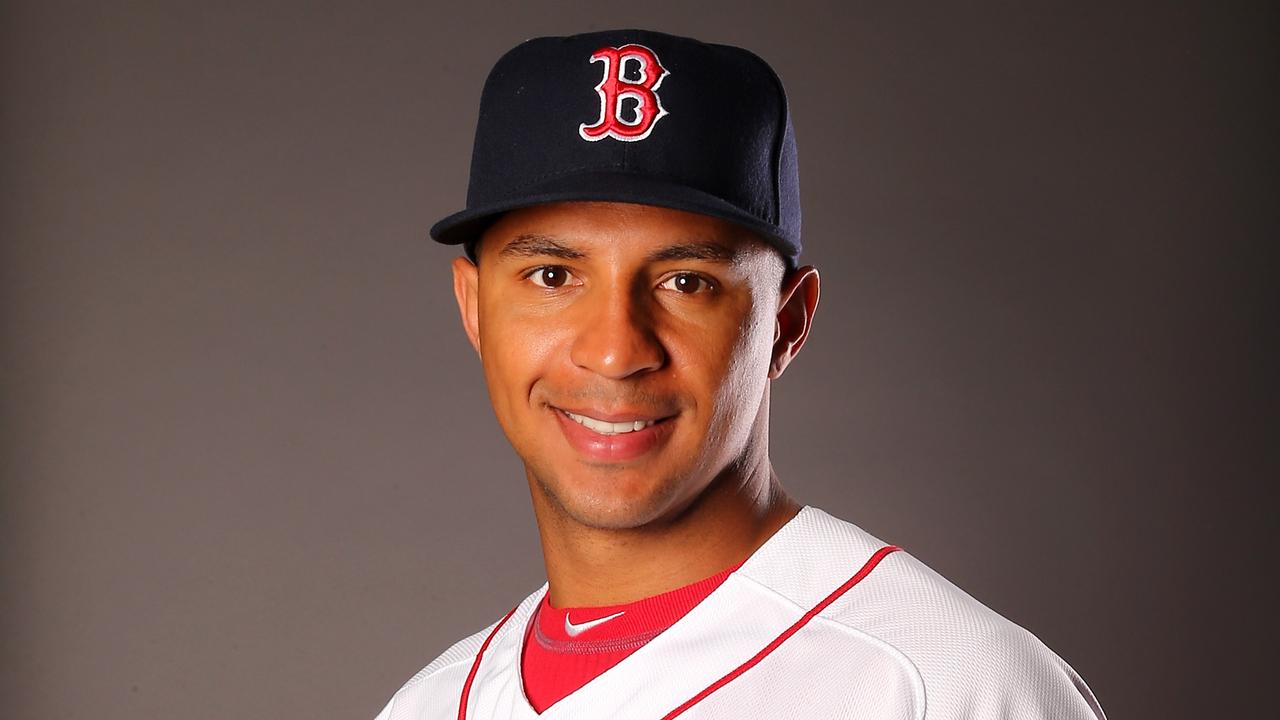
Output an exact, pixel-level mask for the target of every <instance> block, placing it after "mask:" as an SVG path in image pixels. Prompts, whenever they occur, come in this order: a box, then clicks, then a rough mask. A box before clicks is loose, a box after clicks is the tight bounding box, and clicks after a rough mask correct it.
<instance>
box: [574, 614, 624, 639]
mask: <svg viewBox="0 0 1280 720" xmlns="http://www.w3.org/2000/svg"><path fill="white" fill-rule="evenodd" d="M626 613H627V611H626V610H622V611H619V612H616V613H614V614H612V615H608V616H605V617H602V618H596V619H595V620H588V621H586V622H584V623H578V624H574V623H573V621H571V620H569V614H568V613H565V616H564V632H565V634H566V635H568V636H569V637H578V636H579V635H581V634H582V633H584V632H586V631H588V630H590V629H591V628H593V627H596V626H598V625H603V624H605V623H607V622H609V621H610V620H612V619H614V618H617V617H622V616H623V615H625V614H626Z"/></svg>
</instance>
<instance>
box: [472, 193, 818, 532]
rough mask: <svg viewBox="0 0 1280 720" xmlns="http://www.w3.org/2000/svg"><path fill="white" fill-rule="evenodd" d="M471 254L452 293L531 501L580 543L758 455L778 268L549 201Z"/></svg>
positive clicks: (697, 220) (675, 506)
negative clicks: (475, 257)
mask: <svg viewBox="0 0 1280 720" xmlns="http://www.w3.org/2000/svg"><path fill="white" fill-rule="evenodd" d="M479 253H480V254H479V263H478V267H477V266H475V265H472V264H471V263H470V262H469V261H467V260H466V259H465V258H458V259H457V260H456V261H455V263H454V275H455V289H456V291H457V293H458V300H459V306H460V309H461V311H462V315H463V321H464V325H465V326H466V329H467V332H468V335H469V336H470V338H471V340H472V342H473V344H474V345H475V347H476V350H477V351H478V352H479V353H480V356H481V361H482V364H483V366H484V373H485V379H486V381H487V383H488V386H489V394H490V398H491V399H492V402H493V407H494V410H495V412H496V414H497V417H498V421H499V423H500V424H501V425H502V428H503V430H504V431H505V432H506V435H507V437H508V439H509V440H510V441H511V444H512V445H513V446H514V447H515V450H516V452H517V453H518V454H519V455H520V457H521V458H522V459H523V460H524V463H525V466H526V469H527V471H528V473H529V477H530V480H531V481H532V482H531V488H532V491H533V492H534V494H535V496H537V495H539V494H541V495H542V496H543V497H542V498H537V497H535V501H538V500H539V499H541V500H545V501H546V504H547V506H548V507H551V508H553V509H555V510H556V511H558V512H559V513H560V514H562V515H563V516H565V517H566V518H567V519H569V520H571V521H573V522H576V523H578V524H581V525H585V526H589V527H597V528H632V527H640V526H643V525H646V524H649V523H653V522H657V521H662V520H663V519H666V518H670V517H673V516H675V515H676V514H678V513H679V512H680V511H681V510H683V509H684V508H685V507H687V506H688V505H689V504H690V503H691V502H692V501H693V500H694V499H696V498H697V497H698V496H699V494H701V493H702V492H703V491H704V490H706V489H707V487H708V486H710V484H711V483H712V481H713V480H715V479H716V478H717V477H718V476H720V475H721V474H722V472H723V471H724V470H725V469H726V468H727V467H730V466H731V465H733V464H734V463H735V461H739V460H741V459H742V458H743V457H745V455H746V454H747V453H748V452H749V451H750V449H751V448H753V447H757V446H759V447H763V443H765V442H766V437H767V434H766V433H767V401H766V398H767V389H768V383H769V379H770V377H771V376H776V375H777V374H778V373H780V372H781V366H779V365H778V363H777V362H776V360H777V357H776V356H777V351H776V348H777V347H778V345H779V344H778V343H776V342H775V341H776V334H777V332H778V328H779V326H778V323H777V320H778V308H779V299H780V293H781V292H784V290H785V288H783V283H782V280H783V274H784V265H783V261H782V258H781V257H780V256H779V255H778V254H777V253H776V252H775V251H774V250H773V249H771V248H770V247H769V246H767V245H765V244H764V243H762V242H761V241H759V240H757V239H756V238H755V237H754V236H752V235H751V234H750V233H748V232H746V231H744V230H741V229H739V228H737V227H736V226H734V225H732V224H730V223H727V222H724V221H721V220H718V219H714V218H710V217H706V216H703V215H696V214H692V213H686V212H681V211H677V210H669V209H663V208H657V207H652V206H646V205H632V204H623V203H586V202H574V203H558V204H550V205H541V206H537V207H534V208H529V209H525V210H519V211H514V212H511V213H508V214H506V215H505V216H503V218H502V219H500V220H499V221H498V222H497V223H496V224H495V225H494V226H493V227H492V228H490V230H489V231H488V232H486V234H485V235H484V237H483V239H482V242H481V244H480V249H479ZM815 283H816V278H815ZM815 302H816V296H815ZM781 345H787V343H785V342H784V343H781ZM784 350H789V348H785V349H784ZM782 365H785V361H784V362H783V363H782Z"/></svg>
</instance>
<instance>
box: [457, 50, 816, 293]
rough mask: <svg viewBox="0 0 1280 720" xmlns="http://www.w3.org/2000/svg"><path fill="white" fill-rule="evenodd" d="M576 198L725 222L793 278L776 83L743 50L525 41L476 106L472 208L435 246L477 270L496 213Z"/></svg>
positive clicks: (795, 181)
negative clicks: (446, 247) (771, 254)
mask: <svg viewBox="0 0 1280 720" xmlns="http://www.w3.org/2000/svg"><path fill="white" fill-rule="evenodd" d="M570 200H597V201H613V202H629V203H640V204H644V205H657V206H660V207H668V208H675V209H677V210H687V211H690V212H695V213H700V214H703V215H710V216H713V217H718V218H722V219H724V220H728V221H731V222H734V223H736V224H738V225H740V226H742V227H745V228H747V229H749V230H752V231H754V232H755V233H756V234H758V235H759V236H760V237H761V238H762V239H763V240H765V241H766V242H768V243H770V244H771V245H773V246H774V247H775V248H777V249H778V251H779V252H780V253H781V254H782V256H783V257H784V258H785V259H786V261H787V265H788V267H789V268H795V267H796V265H797V260H798V258H799V256H800V183H799V173H798V171H797V167H796V144H795V133H794V131H793V129H792V126H791V117H790V114H789V112H788V110H787V99H786V95H785V93H784V92H783V88H782V82H781V81H780V80H779V79H778V76H777V74H775V73H774V71H773V69H772V68H770V67H769V65H768V64H767V63H765V62H764V61H763V60H761V59H760V58H759V57H757V56H756V55H754V54H752V53H750V52H748V51H746V50H743V49H742V48H737V47H732V46H728V45H714V44H709V43H703V42H699V41H697V40H692V39H689V38H683V37H677V36H674V35H667V34H664V33H659V32H652V31H647V30H610V31H605V32H594V33H587V34H583V35H573V36H569V37H544V38H535V39H533V40H529V41H526V42H524V43H521V44H520V45H518V46H516V47H515V48H514V49H512V50H511V51H509V52H508V53H507V54H506V55H504V56H502V58H501V59H499V60H498V63H497V64H496V65H495V66H494V68H493V70H491V71H490V73H489V77H488V79H487V80H486V81H485V85H484V90H483V92H482V94H481V96H480V119H479V121H478V123H477V124H476V136H475V145H474V147H473V150H472V156H471V181H470V184H469V186H468V189H467V206H466V208H465V209H464V210H462V211H460V212H457V213H454V214H452V215H449V216H448V217H446V218H444V219H443V220H441V221H439V222H437V223H436V224H435V225H434V226H432V228H431V237H432V238H434V239H436V240H437V241H439V242H442V243H446V244H450V245H457V244H465V245H466V247H467V252H468V254H469V255H471V257H472V259H475V254H474V245H475V242H476V240H478V239H479V237H480V236H481V235H482V234H483V232H484V230H485V228H487V227H488V226H489V225H490V224H491V223H492V222H493V221H494V220H496V219H497V218H498V217H499V216H500V215H501V214H502V213H504V212H507V211H509V210H515V209H517V208H523V207H529V206H531V205H539V204H542V203H550V202H561V201H570Z"/></svg>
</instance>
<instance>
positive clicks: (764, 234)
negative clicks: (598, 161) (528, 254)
mask: <svg viewBox="0 0 1280 720" xmlns="http://www.w3.org/2000/svg"><path fill="white" fill-rule="evenodd" d="M575 200H576V201H600V202H625V203H637V204H641V205H655V206H658V207H666V208H672V209H674V210H685V211H688V212H693V213H698V214H700V215H709V216H711V217H716V218H720V219H722V220H728V221H729V222H732V223H735V224H738V225H741V226H742V227H745V228H747V229H748V230H751V231H753V232H755V233H756V234H758V235H760V236H761V238H763V239H764V240H765V241H766V242H768V243H769V244H771V245H773V246H774V247H776V248H777V249H778V252H779V253H781V254H782V256H783V257H784V258H786V260H787V264H788V266H794V265H795V258H794V257H792V255H791V253H792V251H791V250H790V249H789V248H788V247H787V243H786V240H785V239H783V238H782V237H781V236H780V235H779V234H778V229H777V228H776V227H775V226H773V225H771V224H769V223H766V222H763V221H761V220H760V219H759V218H758V217H756V216H754V215H752V214H750V213H748V212H746V211H744V210H741V209H740V208H738V207H737V206H736V205H734V204H732V203H730V202H727V201H725V200H722V199H721V198H718V197H716V196H714V195H711V194H708V193H704V192H702V191H700V190H697V189H694V188H691V187H688V186H686V185H679V184H676V183H668V182H663V181H661V180H655V179H653V178H650V177H645V176H640V175H631V174H627V173H622V172H590V173H576V174H573V175H568V176H562V177H558V178H554V179H552V180H549V181H547V182H544V183H540V184H538V185H536V186H532V187H530V188H528V190H527V191H526V192H524V193H521V194H520V195H519V196H516V197H509V198H504V199H503V200H502V201H501V202H495V203H491V204H488V205H480V206H477V207H473V208H467V209H466V210H463V211H461V212H456V213H454V214H452V215H449V216H448V217H446V218H444V219H442V220H440V221H439V222H437V223H436V224H435V225H432V226H431V237H432V239H434V240H435V241H437V242H441V243H444V244H446V245H461V244H463V243H466V242H469V241H472V240H477V239H479V237H480V236H481V235H482V234H483V233H484V231H485V229H487V228H488V227H489V225H491V224H492V223H493V222H494V221H495V220H497V219H498V217H499V216H500V215H502V213H505V212H508V211H511V210H518V209H520V208H526V207H531V206H533V205H542V204H545V203H554V202H569V201H575Z"/></svg>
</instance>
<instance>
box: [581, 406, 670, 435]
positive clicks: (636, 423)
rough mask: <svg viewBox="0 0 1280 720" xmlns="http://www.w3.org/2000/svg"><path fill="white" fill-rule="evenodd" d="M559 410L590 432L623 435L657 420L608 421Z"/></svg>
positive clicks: (643, 427)
mask: <svg viewBox="0 0 1280 720" xmlns="http://www.w3.org/2000/svg"><path fill="white" fill-rule="evenodd" d="M561 412H563V413H564V414H565V415H567V416H568V417H569V419H570V420H572V421H574V422H576V423H578V424H579V425H582V426H583V427H585V428H587V429H588V430H591V431H592V432H597V433H600V434H601V435H623V434H625V433H632V432H636V431H637V430H643V429H645V428H647V427H649V426H650V425H653V424H654V423H657V422H659V421H658V420H628V421H624V422H609V421H608V420H597V419H596V418H593V417H591V416H589V415H579V414H578V413H571V412H569V411H568V410H562V411H561Z"/></svg>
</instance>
